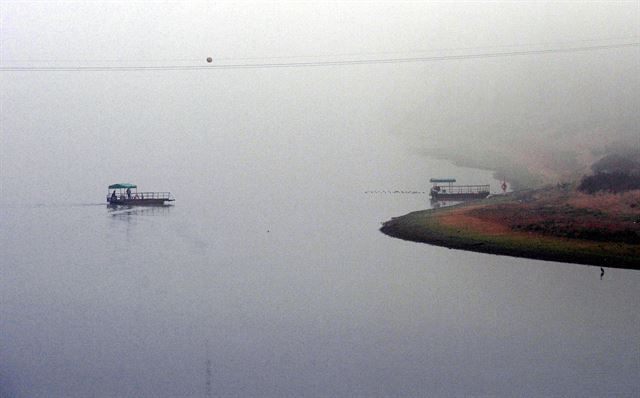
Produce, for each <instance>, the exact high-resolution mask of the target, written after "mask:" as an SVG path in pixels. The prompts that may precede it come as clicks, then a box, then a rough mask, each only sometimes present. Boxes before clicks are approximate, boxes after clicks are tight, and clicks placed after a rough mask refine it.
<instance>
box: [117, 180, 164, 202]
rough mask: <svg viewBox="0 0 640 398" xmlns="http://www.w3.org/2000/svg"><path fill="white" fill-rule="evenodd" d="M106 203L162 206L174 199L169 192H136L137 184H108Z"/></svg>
mask: <svg viewBox="0 0 640 398" xmlns="http://www.w3.org/2000/svg"><path fill="white" fill-rule="evenodd" d="M109 192H110V194H107V203H108V204H109V205H112V206H116V205H129V206H162V205H164V204H165V203H166V202H173V201H174V200H176V199H175V198H174V197H173V195H172V194H171V192H138V186H137V185H135V184H129V183H118V184H112V185H109Z"/></svg>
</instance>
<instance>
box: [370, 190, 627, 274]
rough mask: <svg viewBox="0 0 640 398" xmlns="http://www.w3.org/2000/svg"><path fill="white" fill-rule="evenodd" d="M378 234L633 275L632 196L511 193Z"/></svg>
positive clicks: (423, 215)
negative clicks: (610, 268) (617, 269)
mask: <svg viewBox="0 0 640 398" xmlns="http://www.w3.org/2000/svg"><path fill="white" fill-rule="evenodd" d="M603 204H604V205H603ZM613 204H615V206H614V205H613ZM380 230H381V231H382V232H383V233H385V234H387V235H390V236H393V237H396V238H400V239H404V240H410V241H415V242H424V243H430V244H433V245H438V246H444V247H448V248H453V249H462V250H470V251H476V252H482V253H491V254H501V255H509V256H515V257H527V258H534V259H541V260H550V261H560V262H569V263H579V264H591V265H600V266H606V267H614V268H629V269H640V192H638V191H635V192H631V193H628V194H626V195H619V196H615V197H613V198H612V197H607V196H601V197H595V196H586V195H583V194H579V193H576V192H575V191H573V190H571V188H570V187H554V188H546V189H538V190H528V191H521V192H514V193H512V194H509V195H504V196H494V197H491V198H488V199H486V200H483V201H480V202H472V203H466V204H462V205H458V206H451V207H444V208H439V209H432V210H424V211H418V212H414V213H410V214H407V215H404V216H402V217H398V218H394V219H392V220H390V221H387V222H385V223H384V225H383V226H382V228H381V229H380Z"/></svg>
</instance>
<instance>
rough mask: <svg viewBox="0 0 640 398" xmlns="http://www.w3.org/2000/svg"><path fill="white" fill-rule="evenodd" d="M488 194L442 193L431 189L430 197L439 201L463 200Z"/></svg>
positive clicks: (479, 197)
mask: <svg viewBox="0 0 640 398" xmlns="http://www.w3.org/2000/svg"><path fill="white" fill-rule="evenodd" d="M487 196H489V192H476V193H442V192H436V191H431V198H432V199H433V200H441V201H447V200H450V201H464V200H477V199H484V198H486V197H487Z"/></svg>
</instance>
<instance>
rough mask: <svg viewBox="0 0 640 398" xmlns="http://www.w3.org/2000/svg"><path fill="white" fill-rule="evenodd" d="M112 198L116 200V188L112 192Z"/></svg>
mask: <svg viewBox="0 0 640 398" xmlns="http://www.w3.org/2000/svg"><path fill="white" fill-rule="evenodd" d="M111 200H116V190H115V189H114V190H113V192H112V193H111Z"/></svg>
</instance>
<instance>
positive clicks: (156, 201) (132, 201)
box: [108, 199, 173, 206]
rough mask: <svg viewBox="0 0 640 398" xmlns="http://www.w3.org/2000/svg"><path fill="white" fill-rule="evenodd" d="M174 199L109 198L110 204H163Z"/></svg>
mask: <svg viewBox="0 0 640 398" xmlns="http://www.w3.org/2000/svg"><path fill="white" fill-rule="evenodd" d="M172 201H173V199H109V200H108V204H109V205H110V206H163V205H164V204H166V202H172Z"/></svg>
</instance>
